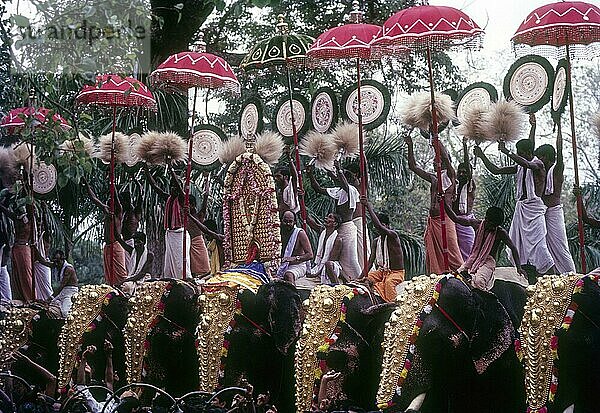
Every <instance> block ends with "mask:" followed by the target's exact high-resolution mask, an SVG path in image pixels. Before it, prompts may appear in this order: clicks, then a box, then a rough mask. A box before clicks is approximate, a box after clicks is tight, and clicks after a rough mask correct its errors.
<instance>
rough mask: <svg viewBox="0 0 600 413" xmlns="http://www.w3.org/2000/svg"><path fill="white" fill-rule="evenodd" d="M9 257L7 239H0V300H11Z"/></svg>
mask: <svg viewBox="0 0 600 413" xmlns="http://www.w3.org/2000/svg"><path fill="white" fill-rule="evenodd" d="M9 257H10V246H9V245H8V239H6V240H2V241H0V302H2V301H11V300H12V293H11V291H10V275H9V274H8V258H9Z"/></svg>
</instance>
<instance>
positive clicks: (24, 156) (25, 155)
mask: <svg viewBox="0 0 600 413" xmlns="http://www.w3.org/2000/svg"><path fill="white" fill-rule="evenodd" d="M33 150H34V151H33V153H34V154H33V156H32V155H31V145H30V144H29V143H26V142H19V143H17V144H14V145H13V146H12V152H13V156H14V157H15V161H16V162H17V165H19V166H23V167H25V168H28V167H29V163H30V162H32V161H34V160H35V147H34V148H33Z"/></svg>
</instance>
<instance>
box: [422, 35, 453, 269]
mask: <svg viewBox="0 0 600 413" xmlns="http://www.w3.org/2000/svg"><path fill="white" fill-rule="evenodd" d="M427 66H428V69H429V87H430V89H431V129H432V131H431V133H432V135H433V148H434V150H435V173H436V177H437V191H438V197H439V203H440V220H441V222H442V251H443V254H444V270H445V271H448V268H449V266H448V239H447V235H446V210H445V209H444V208H445V206H444V204H445V199H444V190H443V188H442V160H441V151H442V150H441V147H440V138H439V136H438V117H437V111H436V110H435V85H434V81H433V66H432V64H431V47H430V46H427Z"/></svg>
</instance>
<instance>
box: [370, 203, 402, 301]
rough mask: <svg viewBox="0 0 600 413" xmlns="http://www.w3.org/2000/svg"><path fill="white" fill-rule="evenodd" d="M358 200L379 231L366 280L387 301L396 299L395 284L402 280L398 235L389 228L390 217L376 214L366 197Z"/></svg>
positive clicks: (400, 249)
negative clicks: (371, 269) (373, 266)
mask: <svg viewBox="0 0 600 413" xmlns="http://www.w3.org/2000/svg"><path fill="white" fill-rule="evenodd" d="M360 202H361V203H362V204H363V205H364V206H365V208H367V210H368V211H369V215H371V220H372V222H373V225H374V226H375V229H376V230H377V232H378V233H379V237H377V238H376V239H375V241H374V245H373V247H372V248H371V257H370V258H369V268H371V266H372V265H373V263H374V264H375V270H373V271H370V272H369V275H368V280H369V281H370V282H372V283H373V287H374V288H375V291H377V293H378V294H379V295H380V296H381V298H383V299H384V300H385V301H387V302H394V301H395V300H396V286H397V285H398V284H400V283H402V282H403V281H404V254H403V252H402V246H401V245H400V237H398V234H397V233H396V231H394V230H393V229H392V228H390V219H389V217H388V216H387V215H385V214H376V213H375V211H373V205H371V203H370V202H369V201H368V200H367V197H361V199H360Z"/></svg>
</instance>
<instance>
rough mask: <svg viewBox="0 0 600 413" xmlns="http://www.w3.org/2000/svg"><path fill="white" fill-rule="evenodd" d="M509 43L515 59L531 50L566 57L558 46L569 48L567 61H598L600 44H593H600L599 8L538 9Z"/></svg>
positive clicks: (565, 4)
mask: <svg viewBox="0 0 600 413" xmlns="http://www.w3.org/2000/svg"><path fill="white" fill-rule="evenodd" d="M512 42H513V44H514V47H515V50H516V51H517V53H518V54H519V55H521V54H527V53H530V52H531V50H530V49H531V48H530V46H535V47H536V51H537V52H541V53H540V54H544V55H549V57H557V58H561V57H564V56H565V53H566V50H565V48H563V47H562V46H567V45H569V48H570V52H571V57H575V58H583V59H591V58H594V57H598V56H600V44H596V45H593V43H600V8H599V7H598V6H595V5H593V4H589V3H584V2H582V1H565V2H558V3H551V4H546V5H545V6H541V7H538V8H537V9H535V10H533V11H532V12H531V13H529V15H528V16H527V17H526V18H525V20H524V21H523V23H521V25H520V26H519V28H518V29H517V31H516V32H515V34H514V36H513V38H512ZM557 48H558V49H557ZM542 49H543V50H542Z"/></svg>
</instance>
